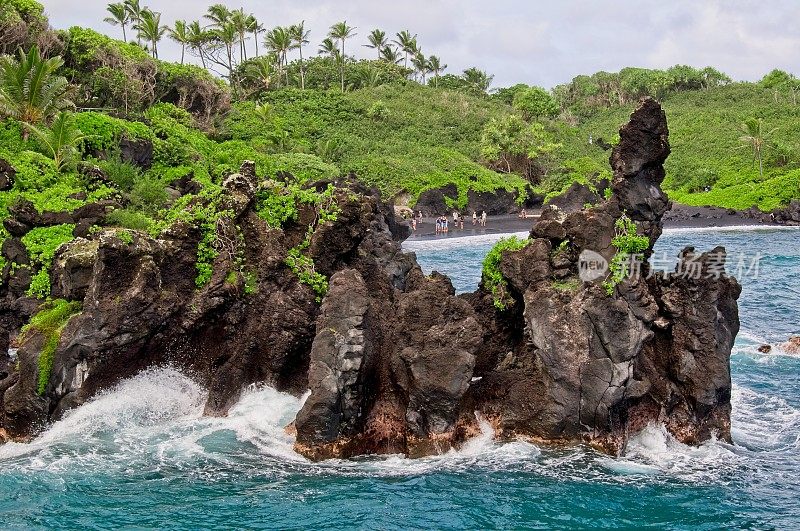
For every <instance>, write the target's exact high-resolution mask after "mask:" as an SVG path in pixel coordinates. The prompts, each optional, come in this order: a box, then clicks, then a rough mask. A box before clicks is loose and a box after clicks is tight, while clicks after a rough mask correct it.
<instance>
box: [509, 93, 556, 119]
mask: <svg viewBox="0 0 800 531" xmlns="http://www.w3.org/2000/svg"><path fill="white" fill-rule="evenodd" d="M513 105H514V108H515V109H517V110H518V111H520V112H522V115H523V116H524V117H525V119H526V120H531V119H536V118H553V117H554V116H556V115H557V114H558V111H559V110H560V109H559V108H558V104H557V103H556V101H555V100H554V99H553V97H552V96H551V95H550V93H549V92H547V91H546V90H544V89H543V88H540V87H528V88H526V89H524V90H519V91H517V92H516V93H515V94H514V103H513Z"/></svg>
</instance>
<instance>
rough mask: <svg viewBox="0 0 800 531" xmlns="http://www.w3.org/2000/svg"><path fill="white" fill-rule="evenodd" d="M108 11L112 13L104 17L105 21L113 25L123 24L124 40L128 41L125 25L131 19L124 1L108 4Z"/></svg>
mask: <svg viewBox="0 0 800 531" xmlns="http://www.w3.org/2000/svg"><path fill="white" fill-rule="evenodd" d="M106 11H108V12H109V14H110V15H111V16H110V17H106V18H104V19H103V22H108V23H109V24H111V25H112V26H122V40H123V41H125V42H128V35H127V33H126V32H125V27H126V26H127V25H128V22H130V21H131V18H130V13H128V10H127V9H126V7H125V4H123V3H122V2H117V3H114V4H108V6H106Z"/></svg>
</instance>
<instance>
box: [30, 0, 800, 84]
mask: <svg viewBox="0 0 800 531" xmlns="http://www.w3.org/2000/svg"><path fill="white" fill-rule="evenodd" d="M219 1H222V3H225V4H227V5H228V6H230V7H233V8H235V7H240V6H241V7H244V9H245V10H246V11H248V12H251V13H253V14H255V15H256V17H257V18H258V19H259V21H261V23H262V24H264V25H265V26H266V27H272V26H275V25H288V24H292V23H295V22H299V21H300V20H305V22H306V28H308V29H311V31H312V33H311V40H312V46H313V47H314V50H316V47H317V45H318V43H319V41H320V40H322V39H323V38H324V37H325V33H326V32H327V28H328V27H329V26H330V25H331V24H333V23H334V22H337V21H341V20H347V23H348V24H350V25H352V26H356V27H357V30H356V33H357V36H356V37H355V38H354V40H353V44H358V46H357V47H356V46H353V45H350V46H351V47H350V50H356V48H358V49H357V50H356V54H357V55H358V56H359V57H367V56H368V55H370V56H371V54H372V51H371V50H369V49H367V48H364V47H362V46H361V44H363V43H365V42H366V35H367V34H368V33H369V31H370V30H372V29H373V28H381V29H384V30H386V31H387V32H389V33H392V34H393V33H395V32H397V31H400V30H403V29H409V30H410V31H411V32H412V33H417V34H418V36H419V37H418V40H419V43H420V45H421V46H422V49H423V52H424V53H425V54H426V55H430V54H434V55H438V56H439V57H441V58H442V60H443V62H445V63H447V64H448V65H449V68H448V72H451V73H459V72H460V71H461V70H463V69H464V68H466V67H469V66H472V65H476V66H478V67H480V68H482V69H484V70H487V71H488V72H489V73H491V74H494V75H495V79H494V85H493V86H494V87H500V86H507V85H512V84H514V83H520V82H522V83H529V84H536V85H542V86H544V87H548V88H549V87H552V86H553V85H556V84H559V83H563V82H566V81H568V80H570V79H571V78H572V77H573V76H575V75H577V74H587V73H588V74H590V73H593V72H596V71H598V70H607V71H616V70H619V69H620V68H622V67H625V66H642V67H649V68H665V67H668V66H671V65H674V64H678V63H680V64H689V65H692V66H696V67H703V66H707V65H712V66H715V67H717V68H719V69H720V70H722V71H724V72H725V73H727V74H728V75H730V76H731V77H733V78H734V79H737V80H756V79H758V78H760V77H761V76H763V75H764V74H765V73H766V72H768V71H769V70H771V69H772V68H781V69H785V70H788V71H791V72H794V73H795V74H800V1H798V0H666V1H665V0H655V1H652V0H645V1H635V0H606V1H599V0H596V1H591V0H561V1H554V0H548V1H536V0H529V1H524V0H518V1H511V0H493V1H478V0H466V1H456V0H405V1H397V0H395V1H388V2H387V1H382V0H354V1H349V2H344V1H341V0H340V1H333V0H327V1H324V0H270V1H264V0H216V1H210V0H142V4H143V5H148V6H149V7H150V8H151V9H153V10H154V11H161V12H162V14H163V15H162V21H164V22H165V23H172V22H173V21H174V20H176V19H185V20H188V21H191V20H197V19H200V17H201V16H202V14H203V13H204V12H205V9H206V8H207V7H208V5H210V4H213V3H217V2H219ZM43 3H44V5H45V8H46V10H47V12H48V14H49V16H50V20H51V24H52V25H53V26H54V27H56V28H67V27H69V26H72V25H81V26H90V27H92V28H95V29H98V30H101V31H103V32H106V33H108V34H110V35H114V36H118V37H120V38H121V31H120V29H119V28H114V27H111V26H109V25H108V24H105V23H103V22H102V20H103V18H104V17H105V16H106V14H105V6H106V4H107V2H106V1H104V0H79V1H74V0H44V1H43ZM356 41H357V42H356ZM250 46H251V48H252V46H253V44H252V43H250ZM159 51H160V53H161V57H162V58H163V59H175V60H177V59H179V58H180V48H179V47H178V46H177V45H175V44H174V43H172V42H171V41H170V42H164V43H162V44H161V45H159Z"/></svg>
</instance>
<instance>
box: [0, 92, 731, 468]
mask: <svg viewBox="0 0 800 531" xmlns="http://www.w3.org/2000/svg"><path fill="white" fill-rule="evenodd" d="M668 155H669V143H668V131H667V124H666V118H665V115H664V113H663V111H662V110H661V108H660V107H659V105H658V104H657V103H656V102H655V101H653V100H650V99H645V100H643V101H642V103H641V104H640V105H639V107H638V108H637V109H636V111H634V113H633V114H632V115H631V120H630V122H629V123H628V124H627V125H625V126H624V127H623V128H622V129H621V130H620V142H619V144H618V145H617V146H616V147H615V148H614V150H613V153H612V156H611V166H612V169H613V171H614V177H613V181H612V182H611V183H610V194H608V197H607V198H604V199H603V200H602V201H601V202H600V203H598V204H597V205H595V206H593V207H592V208H589V209H584V210H580V211H576V212H572V213H570V214H563V213H562V212H561V211H559V210H558V209H548V210H546V211H545V212H544V213H543V216H542V217H541V219H540V220H539V221H537V223H536V224H535V225H534V226H533V228H532V231H531V236H530V239H529V240H528V241H527V242H525V245H524V246H522V247H521V248H519V249H518V250H514V251H511V250H509V251H505V252H503V253H502V255H501V258H500V261H499V271H500V272H501V273H502V278H503V281H504V286H505V288H504V290H503V294H502V295H503V297H504V300H505V301H504V303H503V304H502V305H500V306H502V308H501V307H498V304H496V302H497V297H498V294H497V291H496V290H492V289H491V288H490V286H488V285H487V283H486V282H484V283H482V286H481V287H480V288H479V289H478V291H477V292H475V293H473V294H468V295H462V296H456V294H455V290H454V289H453V286H452V284H451V283H450V281H449V279H448V278H447V277H445V276H443V275H439V274H436V273H434V274H433V275H431V276H425V275H424V274H423V273H422V271H421V269H420V267H419V266H418V265H417V263H416V259H415V257H414V255H413V254H412V253H404V252H403V251H402V248H401V243H400V242H401V241H402V240H403V239H404V238H405V237H407V236H408V227H407V226H405V225H403V224H401V223H398V222H397V221H396V220H395V218H394V213H393V210H392V209H391V208H390V207H388V206H387V205H385V204H384V203H382V202H381V200H380V197H379V196H378V194H377V193H374V192H371V191H369V190H366V189H364V188H363V187H360V186H358V185H356V184H353V183H352V182H351V181H348V180H343V181H341V182H337V183H334V184H335V188H334V189H333V190H334V191H333V193H332V196H331V202H332V203H335V208H336V212H337V214H336V216H330V217H326V216H324V215H322V212H321V207H320V206H319V205H313V204H303V203H301V204H299V205H298V215H297V221H296V222H293V223H288V224H286V225H285V226H283V227H282V228H270V227H269V226H268V225H267V224H266V223H265V222H264V220H263V219H261V218H260V217H259V216H258V215H257V214H256V212H255V203H256V198H257V195H258V193H259V190H261V189H262V188H263V187H264V186H269V183H264V182H261V181H260V180H259V179H258V178H257V177H256V173H255V170H254V168H253V166H252V165H251V164H245V165H244V166H243V167H242V168H241V170H240V172H239V173H237V174H234V175H231V176H229V177H228V178H227V179H226V180H225V181H224V183H223V184H222V196H221V198H220V199H219V202H220V204H219V205H217V209H218V210H224V211H225V212H227V213H229V215H227V216H224V217H218V218H217V219H216V221H215V224H214V225H213V226H212V229H213V231H214V232H215V234H216V241H218V242H221V243H219V244H218V248H217V249H216V253H215V255H214V258H213V260H212V261H211V263H210V278H209V280H208V282H207V283H205V284H204V285H202V286H200V287H198V285H197V283H196V281H195V272H196V269H197V262H198V245H202V242H203V238H204V234H203V232H202V231H201V230H198V228H197V227H196V226H195V225H192V224H191V223H188V222H187V221H186V220H181V219H178V220H175V221H174V222H173V223H171V224H170V225H169V226H168V227H166V228H165V229H164V230H163V231H161V232H160V233H159V234H158V235H157V236H151V235H147V234H145V233H142V232H138V231H129V230H123V229H113V230H105V231H101V232H99V233H95V234H91V233H87V234H85V237H84V238H79V239H77V240H74V241H72V242H70V243H68V244H66V245H64V246H62V247H61V248H60V249H59V250H58V252H57V253H56V256H55V257H54V259H53V265H52V270H51V275H50V277H51V284H52V285H51V292H52V293H53V296H54V297H56V298H57V299H58V301H60V302H59V305H54V304H53V303H50V304H49V305H48V304H45V305H44V307H37V306H38V303H37V301H35V300H32V299H30V298H28V297H26V296H24V295H23V293H24V287H20V286H18V285H16V284H15V283H14V282H6V283H4V287H3V290H4V293H3V296H4V301H3V305H2V307H0V326H2V328H3V329H2V338H3V340H4V342H5V343H6V344H8V343H9V341H10V342H11V343H12V344H13V345H15V347H14V348H16V349H18V350H17V351H16V355H15V359H13V360H12V359H11V357H10V356H8V355H5V354H0V430H2V431H0V433H3V432H4V433H6V434H7V436H8V437H10V438H14V439H25V438H29V437H31V436H33V435H35V434H36V433H37V432H38V431H40V430H41V429H42V428H43V427H45V426H46V425H47V423H48V422H52V421H54V420H56V419H58V418H60V417H61V416H62V415H63V414H64V413H65V412H66V411H67V410H69V409H71V408H74V407H77V406H79V405H80V404H82V403H84V402H86V401H87V400H89V399H90V398H91V397H93V396H94V395H96V394H97V393H98V392H99V391H101V390H103V389H106V388H108V387H110V386H112V385H114V384H116V383H117V382H119V381H120V380H121V379H124V378H127V377H130V376H133V375H134V374H137V373H138V372H140V371H141V370H142V369H144V368H146V367H149V366H154V365H163V364H170V365H173V366H176V367H179V368H181V369H183V370H184V371H187V373H189V374H191V375H193V377H194V378H196V379H197V380H198V381H199V382H201V383H203V384H204V385H205V386H206V387H207V389H208V390H209V396H208V400H207V403H206V407H205V413H206V414H207V415H225V414H226V413H227V411H228V409H230V407H232V405H233V404H235V403H236V401H237V400H238V398H239V396H240V394H241V392H242V390H243V389H244V388H245V387H246V386H248V385H250V384H255V383H264V384H268V385H271V386H273V387H275V388H277V389H278V390H281V391H286V392H290V393H293V394H296V395H301V394H303V393H304V392H305V391H306V390H307V389H310V395H309V397H308V399H307V400H306V402H305V404H304V406H303V408H302V410H301V411H300V412H299V414H298V415H297V418H296V420H295V423H294V429H295V430H296V433H297V442H296V446H295V448H296V450H297V451H298V452H299V453H301V454H303V455H305V456H307V457H309V458H311V459H325V458H331V457H351V456H355V455H361V454H389V453H404V454H407V455H411V456H420V455H428V454H433V453H439V452H442V451H446V450H447V449H449V448H452V447H458V446H459V445H461V444H462V443H464V442H465V441H467V440H468V439H470V438H471V437H473V436H475V435H476V434H478V433H480V432H481V423H482V422H488V423H489V424H490V425H491V426H492V427H493V428H494V431H495V435H496V436H497V437H498V438H501V439H513V438H516V437H527V438H531V439H534V440H541V441H552V442H579V441H587V442H589V443H591V444H594V445H596V446H597V447H598V448H601V449H603V450H604V451H607V452H610V453H618V452H620V451H621V450H622V449H623V448H624V445H625V442H626V440H627V438H628V437H629V436H630V435H632V434H634V433H636V432H637V431H639V430H641V429H642V428H644V427H645V426H646V425H647V424H648V423H651V422H657V423H663V424H664V425H665V426H666V427H667V429H668V430H669V431H670V432H671V433H672V434H673V435H674V436H675V437H676V438H677V439H678V440H680V441H682V442H686V443H698V442H701V441H703V440H706V439H708V438H710V437H711V436H712V435H713V436H717V437H720V438H722V439H726V440H729V439H730V394H731V381H730V368H729V357H730V350H731V347H732V344H733V340H734V338H735V335H736V333H737V332H738V328H739V322H738V309H737V304H736V299H737V298H738V295H739V293H740V286H739V285H738V283H737V282H736V280H735V279H733V278H731V277H728V276H727V275H725V274H724V273H721V272H720V264H723V265H724V260H725V251H724V249H722V248H716V249H713V250H710V251H709V252H707V253H697V252H695V251H694V249H691V248H689V249H686V250H685V251H684V252H683V253H682V255H681V262H680V263H679V266H678V270H677V271H676V273H680V272H681V271H684V270H685V269H686V268H687V267H689V265H690V264H691V267H692V268H693V271H695V272H696V273H697V274H696V275H680V274H675V275H664V274H659V273H654V274H651V273H653V272H651V271H650V270H649V268H648V266H647V264H646V263H642V264H641V270H640V271H639V272H638V273H639V274H636V275H624V276H621V277H620V278H618V279H617V280H616V281H615V282H613V283H609V281H608V279H607V278H606V277H602V278H601V277H598V278H595V279H589V280H587V279H586V278H585V275H582V264H583V263H585V257H586V256H587V255H586V252H587V251H591V252H592V253H594V255H596V256H598V257H601V258H602V260H604V261H606V262H607V263H608V264H615V263H617V264H618V263H619V261H618V260H617V261H615V259H616V257H617V256H618V253H619V252H620V251H621V249H619V248H618V247H617V246H616V245H615V242H619V240H618V239H617V238H619V237H620V230H621V229H620V227H623V228H625V229H626V230H627V229H628V228H630V226H631V225H630V224H633V227H634V230H633V232H634V233H635V234H629V236H638V237H642V238H645V240H646V245H645V246H644V248H643V249H642V253H641V254H642V255H643V256H644V257H645V258H646V257H647V256H649V254H650V252H651V251H652V248H653V245H654V244H655V241H656V240H657V238H658V237H659V236H660V234H661V229H662V218H663V216H664V213H665V212H666V211H667V209H668V208H669V202H668V200H667V197H666V195H665V194H664V193H663V192H662V190H661V187H660V185H661V182H662V181H663V178H664V169H663V163H664V161H665V160H666V158H667V156H668ZM325 185H326V183H320V184H319V186H320V187H322V186H325ZM26 220H27V221H30V216H29V217H28V218H26ZM15 222H17V223H19V224H22V225H25V224H24V223H22V222H21V221H20V220H19V219H17V218H14V219H12V220H11V221H10V223H11V224H12V225H13V224H14V223H15ZM32 222H35V220H34V221H32ZM10 241H11V240H10ZM12 245H13V244H9V249H8V251H9V252H7V253H6V252H5V250H4V254H5V255H7V256H9V259H10V261H11V262H12V263H13V256H14V254H13V253H12V252H11V251H12V250H13V249H11V246H12ZM298 246H302V248H303V249H304V250H305V253H306V257H307V258H308V259H310V260H311V263H312V264H313V273H314V274H318V275H322V276H324V277H325V278H326V279H329V281H328V284H327V290H326V291H325V292H324V293H321V292H320V291H316V290H315V289H313V287H312V286H310V285H309V284H308V283H307V282H306V283H304V282H301V279H300V278H298V275H297V274H296V271H295V270H293V268H292V264H293V263H294V262H292V261H291V260H288V259H287V257H291V256H293V255H292V251H293V250H294V249H297V248H298ZM594 255H593V256H594ZM4 274H9V273H8V271H7V272H5V273H4ZM31 315H32V316H33V317H32V319H31V321H30V323H29V324H28V325H27V326H24V327H23V325H25V323H26V322H27V316H31ZM37 317H38V320H37ZM4 357H5V359H4Z"/></svg>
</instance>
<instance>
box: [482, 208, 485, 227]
mask: <svg viewBox="0 0 800 531" xmlns="http://www.w3.org/2000/svg"><path fill="white" fill-rule="evenodd" d="M485 226H486V211H485V210H484V211H483V212H481V227H485Z"/></svg>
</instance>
